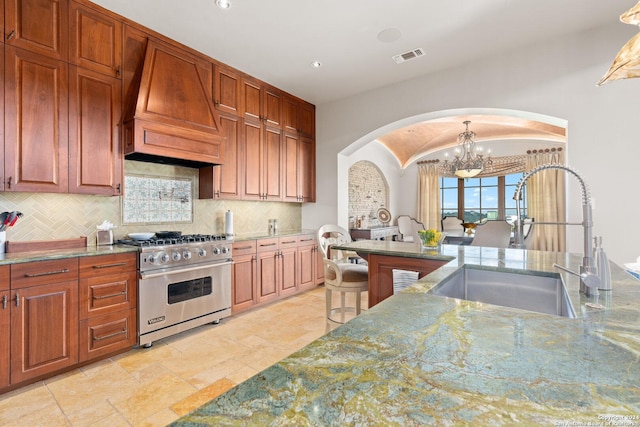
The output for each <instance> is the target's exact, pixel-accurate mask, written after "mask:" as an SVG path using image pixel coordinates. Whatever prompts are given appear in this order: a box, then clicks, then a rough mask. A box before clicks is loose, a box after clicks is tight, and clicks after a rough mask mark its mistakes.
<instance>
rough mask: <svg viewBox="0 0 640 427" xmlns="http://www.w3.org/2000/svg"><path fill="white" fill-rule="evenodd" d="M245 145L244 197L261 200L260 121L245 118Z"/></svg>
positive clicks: (261, 133)
mask: <svg viewBox="0 0 640 427" xmlns="http://www.w3.org/2000/svg"><path fill="white" fill-rule="evenodd" d="M243 125H244V126H243V134H244V147H243V152H242V157H243V162H242V166H243V168H244V174H243V176H244V179H243V185H242V193H243V194H242V198H243V199H244V200H261V199H263V198H264V191H263V190H262V181H263V179H262V173H263V168H262V150H263V143H262V141H263V129H264V126H263V125H262V123H260V122H255V121H250V120H244V122H243Z"/></svg>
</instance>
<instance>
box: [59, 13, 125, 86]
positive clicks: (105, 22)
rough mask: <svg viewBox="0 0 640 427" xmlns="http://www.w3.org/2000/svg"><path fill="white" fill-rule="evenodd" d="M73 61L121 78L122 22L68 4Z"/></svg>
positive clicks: (71, 58) (71, 57)
mask: <svg viewBox="0 0 640 427" xmlns="http://www.w3.org/2000/svg"><path fill="white" fill-rule="evenodd" d="M69 25H70V27H69V47H70V62H71V63H72V64H76V65H79V66H81V67H83V68H86V69H89V70H94V71H97V72H99V73H102V74H106V75H108V76H111V77H116V78H120V77H121V68H122V67H121V62H122V24H121V23H120V22H119V21H117V20H116V19H114V18H112V17H111V16H107V15H105V14H103V13H100V12H98V11H96V10H94V9H91V8H88V7H86V6H82V5H80V4H78V3H76V2H74V1H72V2H71V4H70V5H69Z"/></svg>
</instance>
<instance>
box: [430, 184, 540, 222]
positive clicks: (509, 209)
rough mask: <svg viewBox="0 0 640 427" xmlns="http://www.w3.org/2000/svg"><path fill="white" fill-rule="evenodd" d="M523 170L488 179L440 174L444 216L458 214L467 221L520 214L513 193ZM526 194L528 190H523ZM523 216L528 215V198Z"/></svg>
mask: <svg viewBox="0 0 640 427" xmlns="http://www.w3.org/2000/svg"><path fill="white" fill-rule="evenodd" d="M522 176H523V173H521V172H520V173H514V174H509V175H505V176H492V177H484V178H469V179H459V178H452V177H440V206H441V209H440V211H441V216H442V217H443V218H444V217H445V216H454V217H458V218H460V217H461V216H462V218H463V219H464V221H465V222H478V221H484V220H496V219H506V220H508V221H509V222H511V218H512V217H514V216H515V215H516V202H515V200H513V193H514V192H515V189H516V185H517V184H518V182H519V181H520V178H522ZM523 193H524V194H526V191H523ZM520 209H521V212H520V214H521V216H522V217H523V218H526V216H527V200H526V196H523V200H522V202H521V203H520Z"/></svg>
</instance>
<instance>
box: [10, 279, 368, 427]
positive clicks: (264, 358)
mask: <svg viewBox="0 0 640 427" xmlns="http://www.w3.org/2000/svg"><path fill="white" fill-rule="evenodd" d="M334 298H335V296H334ZM347 298H349V297H347ZM336 302H337V300H336ZM362 305H363V308H366V293H364V295H363V303H362ZM324 310H325V291H324V287H319V288H318V289H314V290H311V291H308V292H305V293H302V294H299V295H296V296H293V297H290V298H287V299H285V300H282V301H278V302H275V303H273V304H270V305H268V306H265V307H262V308H257V309H254V310H251V311H249V312H245V313H241V314H238V315H236V316H233V317H230V318H227V319H223V321H222V322H221V323H220V324H219V325H205V326H202V327H199V328H196V329H192V330H190V331H186V332H183V333H181V334H178V335H174V336H172V337H169V338H166V339H163V340H159V341H157V342H154V344H153V347H151V348H148V349H144V348H134V349H132V350H131V351H129V352H127V353H124V354H121V355H118V356H115V357H112V358H110V359H105V360H102V361H99V362H96V363H93V364H91V365H89V366H85V367H83V368H79V369H76V370H73V371H71V372H68V373H65V374H61V375H58V376H56V377H53V378H50V379H48V380H45V381H41V382H38V383H35V384H32V385H29V386H26V387H23V388H21V389H18V390H14V391H12V392H9V393H6V394H4V395H0V426H20V427H25V426H46V427H53V426H109V427H117V426H165V425H167V424H169V423H171V422H172V421H175V420H176V419H178V418H179V417H180V416H182V415H184V414H186V413H188V412H190V411H192V410H193V409H195V408H197V407H199V406H200V405H202V404H204V403H205V402H207V401H209V400H211V399H212V398H214V397H215V396H218V395H219V394H222V393H224V392H225V391H226V390H228V389H230V388H231V387H233V386H234V385H236V384H238V383H240V382H242V381H244V380H245V379H247V378H249V377H251V376H253V375H254V374H256V373H258V372H260V371H261V370H263V369H265V368H267V367H269V366H271V365H272V364H274V363H275V362H277V361H279V360H281V359H283V358H284V357H286V356H287V355H289V354H291V353H293V352H294V351H296V350H298V349H300V348H302V347H304V346H305V345H307V344H308V343H310V342H311V341H313V340H315V339H317V338H319V337H321V336H322V335H324V334H325V333H327V332H328V331H329V330H331V329H334V328H336V327H337V326H339V325H337V324H335V323H333V322H327V320H326V318H325V312H324Z"/></svg>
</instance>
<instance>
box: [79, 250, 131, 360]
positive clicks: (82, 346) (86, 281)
mask: <svg viewBox="0 0 640 427" xmlns="http://www.w3.org/2000/svg"><path fill="white" fill-rule="evenodd" d="M79 262H80V264H79V265H80V276H79V277H80V283H79V291H80V304H79V305H80V313H79V318H80V326H79V331H80V332H79V360H80V362H84V361H87V360H92V359H96V358H99V357H103V356H106V355H109V354H112V353H115V352H118V351H121V350H126V349H129V348H131V347H133V346H134V345H135V344H136V342H137V316H136V303H137V272H136V265H137V255H136V253H126V254H113V255H100V256H95V257H84V258H80V260H79Z"/></svg>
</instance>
